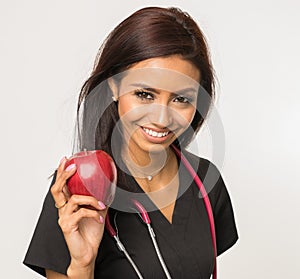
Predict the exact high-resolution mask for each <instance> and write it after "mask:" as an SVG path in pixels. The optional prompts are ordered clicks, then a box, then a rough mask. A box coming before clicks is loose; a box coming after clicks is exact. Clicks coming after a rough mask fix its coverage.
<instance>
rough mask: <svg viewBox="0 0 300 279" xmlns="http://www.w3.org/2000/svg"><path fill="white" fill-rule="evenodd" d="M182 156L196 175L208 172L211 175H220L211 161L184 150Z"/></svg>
mask: <svg viewBox="0 0 300 279" xmlns="http://www.w3.org/2000/svg"><path fill="white" fill-rule="evenodd" d="M182 154H183V155H184V156H185V157H186V158H187V160H188V161H189V163H190V164H191V165H192V167H193V168H194V170H195V171H196V172H197V173H198V172H200V174H202V173H206V172H207V171H208V170H209V171H210V172H211V174H213V173H214V174H215V175H220V171H219V169H218V167H217V166H216V164H215V163H214V162H212V161H211V160H209V159H207V158H204V157H201V156H198V155H196V154H195V153H193V152H191V151H188V150H186V149H184V150H182ZM198 174H199V173H198Z"/></svg>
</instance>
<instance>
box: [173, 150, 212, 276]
mask: <svg viewBox="0 0 300 279" xmlns="http://www.w3.org/2000/svg"><path fill="white" fill-rule="evenodd" d="M172 147H173V149H174V151H175V153H176V154H177V156H178V157H179V158H180V160H181V161H182V163H183V164H184V165H185V167H186V169H187V170H188V172H189V173H190V174H191V176H192V177H193V179H194V181H195V183H196V184H197V186H198V188H199V190H200V192H201V195H202V197H203V201H204V205H205V208H206V212H207V215H208V219H209V226H210V233H211V238H212V242H213V248H214V254H215V257H214V258H215V259H214V261H215V266H214V271H213V279H217V238H216V230H215V221H214V215H213V212H212V207H211V204H210V200H209V197H208V194H207V192H206V190H205V188H204V186H203V183H202V182H201V180H200V178H199V176H198V174H197V173H196V172H195V170H194V169H193V167H192V166H191V164H190V163H189V161H188V160H187V159H186V158H185V156H184V155H183V154H182V153H181V152H180V151H179V149H178V148H177V147H176V146H175V145H174V144H172Z"/></svg>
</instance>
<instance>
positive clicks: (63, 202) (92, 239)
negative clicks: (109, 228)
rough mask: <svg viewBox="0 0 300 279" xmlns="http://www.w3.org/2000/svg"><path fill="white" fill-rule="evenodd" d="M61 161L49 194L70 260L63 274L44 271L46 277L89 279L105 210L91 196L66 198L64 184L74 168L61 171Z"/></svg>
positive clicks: (62, 165) (92, 274)
mask: <svg viewBox="0 0 300 279" xmlns="http://www.w3.org/2000/svg"><path fill="white" fill-rule="evenodd" d="M65 162H66V159H64V160H62V162H61V163H60V166H59V167H58V170H57V176H56V180H55V183H54V185H53V186H52V187H51V194H52V196H53V198H54V201H55V203H56V204H57V205H58V206H57V207H58V217H59V218H58V224H59V226H60V228H61V231H62V232H63V235H64V238H65V241H66V244H67V246H68V250H69V253H70V257H71V261H70V265H69V267H68V270H67V275H63V274H61V273H57V272H55V271H52V270H47V278H48V279H49V278H50V279H60V278H69V279H81V278H82V279H93V278H94V269H95V260H96V257H97V254H98V248H99V245H100V243H101V240H102V237H103V231H104V220H105V216H106V214H107V208H106V207H105V205H104V204H103V203H102V202H100V201H97V200H96V199H95V198H94V197H91V196H83V195H72V196H71V197H70V196H69V194H68V192H67V190H66V189H67V186H66V181H67V180H68V179H69V178H70V177H71V176H72V175H73V174H74V173H75V167H73V168H70V166H69V168H67V169H66V170H65V168H64V166H65Z"/></svg>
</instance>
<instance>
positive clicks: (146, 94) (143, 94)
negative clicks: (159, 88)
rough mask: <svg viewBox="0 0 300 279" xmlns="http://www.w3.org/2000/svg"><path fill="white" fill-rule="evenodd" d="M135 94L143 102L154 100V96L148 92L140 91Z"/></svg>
mask: <svg viewBox="0 0 300 279" xmlns="http://www.w3.org/2000/svg"><path fill="white" fill-rule="evenodd" d="M134 94H135V95H136V96H137V97H138V98H139V99H142V100H153V99H154V96H153V94H152V93H149V92H146V91H142V90H138V91H135V92H134Z"/></svg>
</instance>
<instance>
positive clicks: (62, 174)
mask: <svg viewBox="0 0 300 279" xmlns="http://www.w3.org/2000/svg"><path fill="white" fill-rule="evenodd" d="M65 163H66V157H64V158H63V159H62V160H61V161H60V165H59V167H58V170H57V174H56V181H55V183H54V184H53V186H52V187H51V194H52V196H53V199H54V201H55V207H56V208H58V209H60V208H62V207H63V206H64V205H65V204H66V202H67V201H68V199H69V197H70V195H69V194H68V191H67V187H66V181H67V179H68V178H70V177H71V176H72V175H73V174H74V173H75V171H76V166H75V165H74V164H72V165H70V166H68V167H67V168H66V169H65V170H64V168H65Z"/></svg>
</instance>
